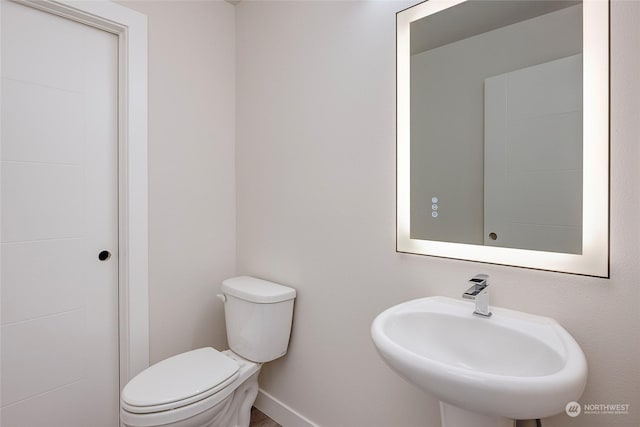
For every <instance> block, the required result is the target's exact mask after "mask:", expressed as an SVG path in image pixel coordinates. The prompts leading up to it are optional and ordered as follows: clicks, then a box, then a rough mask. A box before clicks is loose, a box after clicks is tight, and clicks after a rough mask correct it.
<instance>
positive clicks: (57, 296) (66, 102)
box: [0, 0, 119, 427]
mask: <svg viewBox="0 0 640 427" xmlns="http://www.w3.org/2000/svg"><path fill="white" fill-rule="evenodd" d="M0 5H1V6H0V7H1V14H2V24H1V25H2V33H1V40H2V46H1V53H2V57H1V66H2V81H1V87H0V90H1V100H2V104H1V110H2V122H1V128H2V139H1V163H0V168H1V205H2V206H1V215H2V217H1V223H2V224H1V231H0V232H1V235H0V236H1V241H2V245H1V253H0V255H1V261H2V263H1V279H2V282H1V296H2V304H1V308H2V311H1V321H2V327H1V333H2V336H1V344H2V347H1V369H2V370H1V388H2V389H1V395H0V396H1V405H2V409H1V420H0V424H1V425H2V427H40V426H42V427H44V426H46V427H63V426H64V427H76V426H77V427H89V426H90V427H102V426H104V427H107V426H108V427H115V426H117V425H118V395H119V384H118V382H119V375H118V360H119V356H118V286H117V274H118V263H117V260H118V253H117V249H118V228H117V227H118V205H117V201H118V194H117V185H118V182H117V141H118V139H117V138H118V130H117V129H118V128H117V85H118V80H117V77H118V62H117V57H118V56H117V55H118V40H117V37H116V36H115V35H113V34H110V33H107V32H104V31H100V30H97V29H95V28H92V27H89V26H86V25H83V24H80V23H77V22H74V21H71V20H67V19H64V18H61V17H58V16H55V15H52V14H48V13H45V12H41V11H38V10H36V9H32V8H29V7H27V6H24V5H20V4H16V3H12V2H8V1H6V0H2V3H1V4H0ZM101 251H107V252H108V253H110V257H109V256H108V254H107V253H106V252H105V254H103V255H106V256H107V259H105V260H102V261H101V260H100V259H99V253H100V252H101Z"/></svg>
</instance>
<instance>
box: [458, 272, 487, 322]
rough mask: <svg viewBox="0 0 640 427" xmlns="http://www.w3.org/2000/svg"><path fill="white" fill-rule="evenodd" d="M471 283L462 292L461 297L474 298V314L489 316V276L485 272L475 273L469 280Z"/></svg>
mask: <svg viewBox="0 0 640 427" xmlns="http://www.w3.org/2000/svg"><path fill="white" fill-rule="evenodd" d="M469 282H471V283H473V285H472V286H471V287H470V288H469V289H467V290H466V291H465V293H463V294H462V298H465V299H470V300H474V301H475V302H476V310H475V311H474V312H473V314H475V315H476V316H481V317H491V312H490V311H489V289H487V288H488V287H489V276H488V275H486V274H476V275H475V276H474V277H473V278H471V279H470V280H469Z"/></svg>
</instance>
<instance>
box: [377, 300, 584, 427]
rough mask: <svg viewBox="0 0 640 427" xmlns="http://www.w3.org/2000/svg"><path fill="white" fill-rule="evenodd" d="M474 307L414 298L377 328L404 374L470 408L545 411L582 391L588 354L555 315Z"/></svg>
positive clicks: (512, 414) (383, 349)
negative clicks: (479, 311)
mask: <svg viewBox="0 0 640 427" xmlns="http://www.w3.org/2000/svg"><path fill="white" fill-rule="evenodd" d="M473 310H474V304H473V303H472V302H466V301H459V300H456V299H452V298H446V297H430V298H421V299H417V300H413V301H408V302H405V303H402V304H399V305H396V306H394V307H391V308H389V309H388V310H386V311H384V312H382V313H381V314H379V315H378V316H377V317H376V319H375V320H374V321H373V324H372V326H371V335H372V338H373V341H374V343H375V346H376V348H377V350H378V352H379V353H380V355H381V356H382V358H383V359H384V360H385V362H386V363H387V364H388V365H389V366H390V367H391V368H392V369H393V370H394V371H395V372H397V373H398V374H399V375H400V376H402V377H403V378H405V379H406V380H407V381H409V382H410V383H413V384H414V385H416V386H417V387H419V388H420V389H422V390H424V391H426V392H428V393H431V394H432V395H435V396H436V397H438V398H439V399H440V400H441V401H442V402H443V403H445V404H448V405H453V406H455V407H457V408H462V409H463V410H466V411H472V413H477V414H483V415H487V416H494V417H504V418H508V419H535V418H544V417H548V416H551V415H555V414H558V413H560V412H563V411H564V410H565V406H566V405H567V403H569V402H571V401H576V400H578V399H579V398H580V396H581V395H582V392H583V391H584V387H585V384H586V380H587V362H586V360H585V357H584V354H583V352H582V349H581V348H580V346H579V345H578V343H576V341H575V340H574V339H573V337H572V336H571V335H570V334H569V333H568V332H567V331H566V330H565V329H564V328H563V327H562V326H560V325H559V324H558V323H557V322H556V321H555V320H553V319H550V318H547V317H541V316H535V315H531V314H527V313H522V312H518V311H513V310H507V309H501V308H496V307H491V310H492V312H493V315H492V316H491V317H489V318H481V317H478V316H474V315H473ZM443 413H444V411H443Z"/></svg>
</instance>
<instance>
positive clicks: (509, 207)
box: [484, 54, 582, 254]
mask: <svg viewBox="0 0 640 427" xmlns="http://www.w3.org/2000/svg"><path fill="white" fill-rule="evenodd" d="M484 95H485V141H484V143H485V163H484V164H485V169H484V191H485V193H484V200H485V205H484V244H485V245H492V246H502V247H508V248H520V249H532V250H538V251H549V252H565V253H573V254H580V253H582V55H581V54H579V55H573V56H568V57H566V58H562V59H557V60H555V61H550V62H546V63H543V64H539V65H535V66H531V67H527V68H523V69H520V70H517V71H512V72H509V73H505V74H501V75H499V76H494V77H490V78H488V79H486V80H485V86H484Z"/></svg>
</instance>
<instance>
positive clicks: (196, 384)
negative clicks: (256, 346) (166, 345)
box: [122, 347, 240, 412]
mask: <svg viewBox="0 0 640 427" xmlns="http://www.w3.org/2000/svg"><path fill="white" fill-rule="evenodd" d="M239 369H240V367H239V365H238V363H237V362H236V361H235V360H232V359H231V358H229V357H227V356H225V355H224V354H222V353H220V352H219V351H217V350H215V349H213V348H211V347H206V348H200V349H198V350H193V351H189V352H187V353H182V354H179V355H177V356H173V357H170V358H168V359H165V360H163V361H161V362H159V363H156V364H155V365H153V366H150V367H149V368H147V369H145V370H144V371H142V372H141V373H139V374H138V375H136V376H135V377H134V378H133V379H132V380H131V381H129V383H128V384H127V385H126V386H125V387H124V389H123V390H122V402H123V403H124V404H125V406H126V407H127V408H128V409H129V410H131V409H133V408H137V409H139V410H136V412H149V410H151V408H152V407H153V408H157V407H158V406H160V405H161V406H163V407H165V408H170V407H178V406H182V405H185V404H188V403H191V402H193V401H197V400H199V399H203V398H205V397H207V396H210V395H212V394H214V393H216V392H218V391H219V390H221V389H223V388H224V387H226V386H227V385H228V384H229V383H230V382H232V381H233V380H234V379H235V378H236V377H237V375H238V370H239ZM145 407H146V408H147V409H146V410H145Z"/></svg>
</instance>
